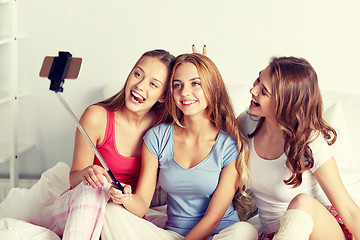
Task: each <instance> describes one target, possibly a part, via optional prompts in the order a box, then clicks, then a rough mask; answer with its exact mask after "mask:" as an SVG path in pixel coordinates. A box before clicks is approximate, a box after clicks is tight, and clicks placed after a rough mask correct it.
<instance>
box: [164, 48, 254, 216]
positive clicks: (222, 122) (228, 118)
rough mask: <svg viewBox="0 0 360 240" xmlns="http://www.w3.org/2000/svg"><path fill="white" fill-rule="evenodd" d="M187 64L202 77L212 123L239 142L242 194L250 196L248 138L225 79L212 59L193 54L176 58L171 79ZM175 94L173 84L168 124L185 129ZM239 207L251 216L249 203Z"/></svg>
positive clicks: (167, 102)
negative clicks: (238, 120) (180, 67)
mask: <svg viewBox="0 0 360 240" xmlns="http://www.w3.org/2000/svg"><path fill="white" fill-rule="evenodd" d="M186 62H189V63H192V64H194V65H195V67H196V69H197V71H198V73H199V77H200V80H201V86H202V89H203V91H204V95H205V98H206V100H207V103H208V107H207V108H208V117H209V119H210V121H211V122H212V123H213V124H214V125H215V127H216V128H217V129H219V130H221V131H224V132H227V133H228V134H230V135H231V136H232V137H233V138H235V139H236V140H237V144H238V145H237V146H238V152H239V154H240V155H239V158H238V159H237V162H236V168H237V171H238V172H239V174H240V181H239V190H240V191H239V194H241V195H245V196H247V195H246V193H245V189H247V183H248V179H249V173H248V168H247V159H248V154H247V151H248V150H247V142H246V138H245V135H244V134H243V133H242V132H241V131H240V129H239V128H238V125H237V123H236V118H235V115H234V111H233V107H232V104H231V101H230V98H229V95H228V93H227V90H226V87H225V84H224V81H223V78H222V77H221V75H220V72H219V70H218V68H217V67H216V65H215V63H214V62H213V61H212V60H211V59H210V58H208V57H207V56H205V55H203V54H198V53H192V54H182V55H180V56H178V57H177V58H176V60H175V64H174V67H173V70H172V74H171V77H170V80H171V82H172V81H173V80H174V74H175V71H176V69H177V68H178V66H180V65H181V64H183V63H186ZM173 92H174V89H173V87H172V84H169V90H168V92H167V97H166V104H165V110H166V112H167V113H168V115H167V117H166V118H165V123H167V124H177V125H178V126H180V127H183V126H182V125H181V120H182V118H183V113H182V112H181V111H180V110H179V109H178V108H177V107H176V105H175V101H174V98H173ZM237 194H238V193H237ZM234 199H237V198H234ZM237 203H238V205H237V206H238V207H237V210H238V209H239V208H240V210H241V211H240V212H242V213H247V212H248V210H249V209H250V208H249V207H248V203H247V202H246V201H242V202H235V203H234V205H236V204H237ZM238 212H239V210H238Z"/></svg>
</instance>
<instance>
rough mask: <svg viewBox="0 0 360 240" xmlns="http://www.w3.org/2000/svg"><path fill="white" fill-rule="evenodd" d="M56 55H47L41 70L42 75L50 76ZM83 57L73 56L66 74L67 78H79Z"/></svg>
mask: <svg viewBox="0 0 360 240" xmlns="http://www.w3.org/2000/svg"><path fill="white" fill-rule="evenodd" d="M54 58H55V57H45V58H44V62H43V64H42V67H41V70H40V74H39V75H40V77H48V76H49V73H50V70H51V66H52V64H53V62H54ZM81 63H82V58H75V57H72V58H71V60H70V65H69V70H68V72H67V74H66V77H65V79H77V78H78V76H79V72H80V68H81Z"/></svg>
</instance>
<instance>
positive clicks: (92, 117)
mask: <svg viewBox="0 0 360 240" xmlns="http://www.w3.org/2000/svg"><path fill="white" fill-rule="evenodd" d="M80 122H81V124H84V125H87V126H92V127H96V126H101V125H104V124H105V125H106V122H107V111H106V109H105V108H104V107H102V106H99V105H91V106H89V107H88V108H86V109H85V111H84V113H83V114H82V116H81V119H80Z"/></svg>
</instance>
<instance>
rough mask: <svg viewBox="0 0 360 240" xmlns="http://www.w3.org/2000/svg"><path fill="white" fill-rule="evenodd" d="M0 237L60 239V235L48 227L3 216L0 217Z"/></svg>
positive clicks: (34, 239) (36, 239)
mask: <svg viewBox="0 0 360 240" xmlns="http://www.w3.org/2000/svg"><path fill="white" fill-rule="evenodd" d="M0 239H33V240H40V239H44V240H60V237H59V236H58V235H56V234H55V233H54V232H52V231H50V230H49V229H46V228H43V227H40V226H36V225H34V224H31V223H28V222H25V221H22V220H17V219H12V218H3V219H0Z"/></svg>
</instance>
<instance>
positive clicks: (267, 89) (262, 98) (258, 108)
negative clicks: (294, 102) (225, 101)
mask: <svg viewBox="0 0 360 240" xmlns="http://www.w3.org/2000/svg"><path fill="white" fill-rule="evenodd" d="M270 71H271V67H270V66H267V67H266V68H265V69H264V70H263V71H261V72H260V73H259V77H258V78H257V79H256V80H255V82H254V84H253V87H252V88H251V89H250V93H251V95H252V100H251V103H250V107H249V111H250V113H251V114H253V115H256V116H260V117H272V118H274V117H275V97H274V96H273V93H272V80H271V79H272V77H271V73H270Z"/></svg>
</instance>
